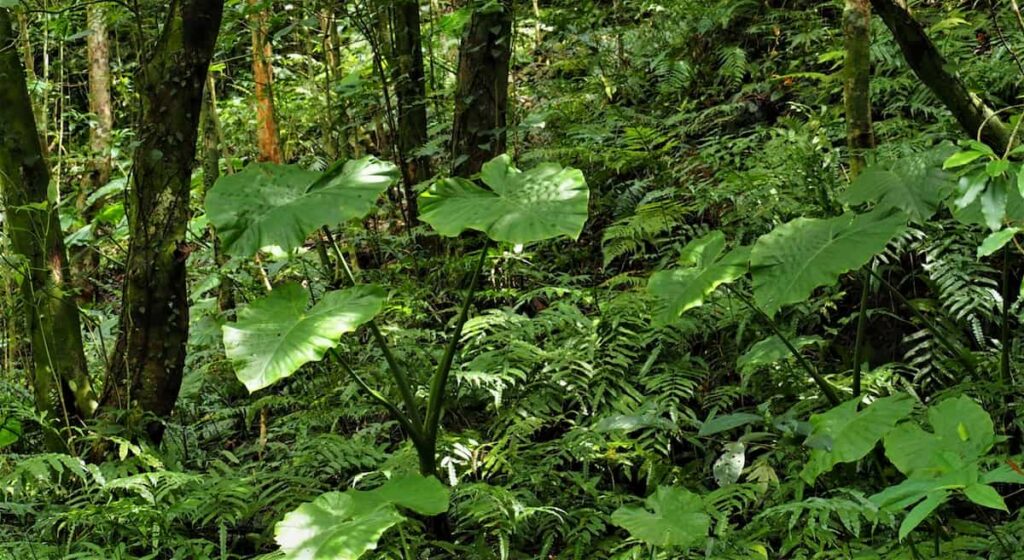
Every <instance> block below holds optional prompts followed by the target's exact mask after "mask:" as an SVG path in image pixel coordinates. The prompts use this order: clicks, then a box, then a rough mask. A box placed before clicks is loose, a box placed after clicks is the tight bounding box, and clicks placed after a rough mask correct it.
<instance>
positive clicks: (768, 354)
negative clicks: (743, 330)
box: [736, 336, 823, 374]
mask: <svg viewBox="0 0 1024 560" xmlns="http://www.w3.org/2000/svg"><path fill="white" fill-rule="evenodd" d="M821 342H823V341H822V339H821V337H817V336H798V337H796V338H794V339H791V340H790V341H789V343H790V344H792V345H793V347H794V348H796V349H797V350H802V349H804V348H806V347H808V346H812V345H814V344H820V343H821ZM792 357H793V353H792V352H790V351H789V348H787V347H786V345H785V343H783V342H782V339H781V338H779V337H778V336H770V337H768V338H766V339H764V340H761V341H758V342H755V343H754V344H753V345H752V346H751V347H750V349H748V350H747V351H746V352H745V353H744V354H743V355H742V356H740V357H739V359H737V360H736V369H738V370H740V373H744V374H749V373H753V372H754V371H756V370H757V368H759V367H761V366H767V365H771V364H774V363H776V362H779V361H781V360H785V359H787V358H792Z"/></svg>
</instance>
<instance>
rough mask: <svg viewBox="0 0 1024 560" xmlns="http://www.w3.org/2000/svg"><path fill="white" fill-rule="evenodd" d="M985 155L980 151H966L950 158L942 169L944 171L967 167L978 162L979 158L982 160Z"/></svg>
mask: <svg viewBox="0 0 1024 560" xmlns="http://www.w3.org/2000/svg"><path fill="white" fill-rule="evenodd" d="M984 155H985V154H984V153H982V152H978V151H974V150H966V151H963V152H957V153H955V154H953V155H951V156H949V158H948V159H947V160H946V162H945V163H943V164H942V168H943V169H955V168H957V167H963V166H965V165H967V164H969V163H972V162H973V161H975V160H977V159H978V158H980V157H982V156H984Z"/></svg>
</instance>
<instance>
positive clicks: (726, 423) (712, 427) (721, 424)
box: [697, 412, 764, 437]
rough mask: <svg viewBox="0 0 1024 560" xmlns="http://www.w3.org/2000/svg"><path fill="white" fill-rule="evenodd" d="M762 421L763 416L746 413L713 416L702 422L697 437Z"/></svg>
mask: <svg viewBox="0 0 1024 560" xmlns="http://www.w3.org/2000/svg"><path fill="white" fill-rule="evenodd" d="M763 421H764V417H763V416H758V415H757V414H750V413H748V412H734V413H732V414H723V415H721V416H713V417H711V418H708V419H707V420H705V421H704V423H703V424H702V425H701V427H700V430H699V431H698V432H697V435H698V436H700V437H704V436H711V435H715V434H718V433H721V432H727V431H729V430H733V429H735V428H739V427H740V426H746V425H747V424H753V423H754V422H763Z"/></svg>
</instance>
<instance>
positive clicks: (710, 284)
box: [647, 231, 750, 324]
mask: <svg viewBox="0 0 1024 560" xmlns="http://www.w3.org/2000/svg"><path fill="white" fill-rule="evenodd" d="M724 249H725V235H723V234H722V232H720V231H714V232H711V233H709V234H708V235H706V236H704V237H702V238H700V239H695V240H693V241H691V242H690V243H689V244H687V245H686V247H684V248H683V250H682V252H681V254H680V257H679V260H678V264H679V267H678V268H673V269H671V270H663V271H660V272H656V273H654V274H653V275H651V279H650V281H648V283H647V290H648V291H649V292H650V293H651V295H653V296H655V297H656V298H657V299H658V301H659V306H658V312H657V313H656V314H655V317H654V320H655V323H657V324H667V323H670V322H671V321H672V320H674V319H675V318H677V317H679V316H680V315H682V314H683V313H685V312H687V311H689V310H690V309H693V308H695V307H700V306H701V305H703V304H704V300H705V299H706V298H707V297H708V296H710V295H711V293H712V292H714V291H715V290H716V289H718V287H719V286H722V285H723V284H729V283H731V282H735V281H736V280H737V279H739V278H740V277H742V276H743V275H744V274H746V273H747V268H748V262H749V261H750V247H737V248H736V249H733V250H732V251H730V252H729V253H727V254H725V255H724V256H722V252H723V251H724Z"/></svg>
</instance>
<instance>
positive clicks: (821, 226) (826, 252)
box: [750, 210, 907, 316]
mask: <svg viewBox="0 0 1024 560" xmlns="http://www.w3.org/2000/svg"><path fill="white" fill-rule="evenodd" d="M906 223H907V216H906V215H905V214H903V213H902V212H889V211H886V210H876V211H874V212H870V213H867V214H853V213H847V214H843V215H842V216H839V217H836V218H831V219H825V220H821V219H811V218H797V219H796V220H793V221H792V222H789V223H786V224H783V225H781V226H779V227H777V228H775V229H774V230H772V232H771V233H768V234H766V235H763V236H762V237H761V238H760V239H758V240H757V243H756V244H755V245H754V249H753V251H751V254H750V265H751V273H752V276H753V278H754V299H755V300H756V301H757V303H758V305H759V306H760V307H761V309H763V310H764V312H765V313H767V314H768V315H769V316H771V315H774V314H775V313H776V312H777V311H778V310H779V309H780V308H781V307H782V306H783V305H788V304H791V303H797V302H801V301H804V300H806V299H807V298H808V297H810V295H811V293H812V292H814V290H815V288H818V287H820V286H828V285H832V284H834V283H835V282H836V281H837V280H838V279H839V276H840V275H841V274H843V273H846V272H849V271H851V270H855V269H857V268H860V267H861V266H863V265H864V264H865V263H867V262H868V261H869V260H871V258H872V257H874V256H875V255H877V254H878V253H880V252H882V250H884V249H885V246H886V244H888V243H889V241H890V240H892V238H893V237H895V236H896V235H897V234H898V233H900V232H901V231H903V229H904V227H905V226H906Z"/></svg>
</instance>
